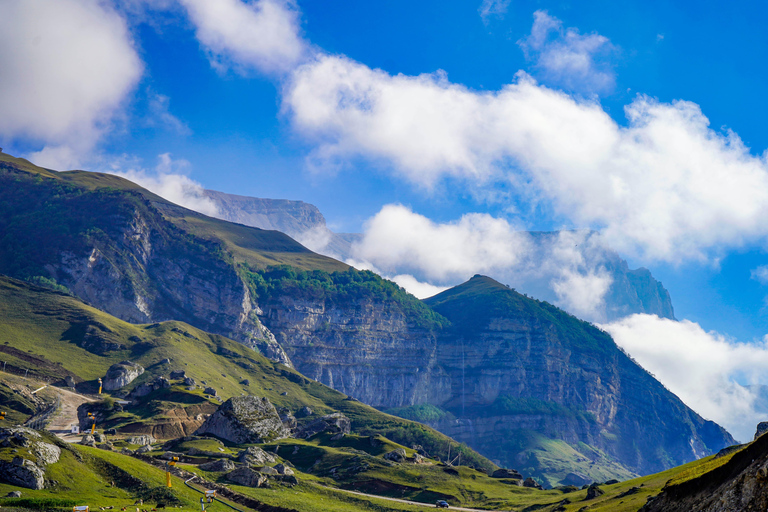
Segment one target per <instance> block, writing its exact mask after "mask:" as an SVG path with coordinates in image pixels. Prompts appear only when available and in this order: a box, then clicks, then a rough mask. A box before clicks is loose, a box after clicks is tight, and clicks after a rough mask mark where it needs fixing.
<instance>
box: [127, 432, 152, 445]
mask: <svg viewBox="0 0 768 512" xmlns="http://www.w3.org/2000/svg"><path fill="white" fill-rule="evenodd" d="M125 442H126V443H128V444H138V445H140V446H145V445H148V444H154V443H156V442H157V439H155V438H154V437H152V436H150V435H149V434H145V435H141V436H133V437H129V438H127V439H126V440H125Z"/></svg>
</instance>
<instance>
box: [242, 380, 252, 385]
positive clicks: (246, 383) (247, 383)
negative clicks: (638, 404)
mask: <svg viewBox="0 0 768 512" xmlns="http://www.w3.org/2000/svg"><path fill="white" fill-rule="evenodd" d="M240 384H242V385H243V386H250V385H251V381H250V380H248V379H243V380H241V381H240Z"/></svg>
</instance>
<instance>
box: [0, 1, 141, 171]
mask: <svg viewBox="0 0 768 512" xmlns="http://www.w3.org/2000/svg"><path fill="white" fill-rule="evenodd" d="M0 48H2V52H0V69H2V73H0V91H2V94H1V95H0V137H3V138H6V139H7V140H9V141H13V140H20V139H22V138H24V139H25V140H31V141H34V143H36V144H39V145H41V146H44V148H43V149H42V150H41V151H40V152H38V153H35V154H32V155H30V158H31V159H33V160H34V161H35V162H36V163H39V164H41V165H45V166H49V167H56V168H65V169H66V168H70V167H72V166H75V165H77V164H78V163H79V162H80V160H81V159H82V158H83V156H84V155H86V154H87V153H88V152H89V151H90V150H91V149H92V148H93V146H94V145H95V144H96V142H97V141H98V139H99V137H100V136H101V135H102V134H103V133H104V132H105V131H106V130H107V129H108V128H109V127H110V124H111V122H112V121H113V120H114V118H115V116H116V115H118V114H119V110H120V107H121V105H122V103H123V102H124V101H125V99H126V97H127V96H128V94H129V93H130V92H131V91H132V90H133V89H134V87H135V85H136V84H137V82H138V80H139V78H140V77H141V74H142V71H143V66H142V63H141V61H140V59H139V57H138V55H137V53H136V51H135V49H134V47H133V43H132V39H131V36H130V34H129V32H128V29H127V27H126V23H125V20H124V19H123V18H122V17H121V16H120V15H119V14H117V13H116V12H115V11H113V10H112V9H111V8H109V7H108V6H107V5H106V4H105V3H104V2H100V1H98V0H26V1H23V2H0Z"/></svg>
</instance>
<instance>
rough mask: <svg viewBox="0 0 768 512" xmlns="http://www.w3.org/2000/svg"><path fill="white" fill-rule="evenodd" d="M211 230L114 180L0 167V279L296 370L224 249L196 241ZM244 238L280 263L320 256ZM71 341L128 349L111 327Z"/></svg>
mask: <svg viewBox="0 0 768 512" xmlns="http://www.w3.org/2000/svg"><path fill="white" fill-rule="evenodd" d="M30 169H32V171H34V172H32V171H30ZM210 222H219V223H220V222H221V221H217V220H215V219H208V218H207V217H204V216H202V215H200V214H197V213H195V212H191V211H189V210H185V209H183V208H181V207H178V206H176V205H173V204H171V203H169V202H167V201H165V200H163V199H161V198H159V197H157V196H154V195H152V194H151V193H149V192H147V191H146V190H143V189H140V188H139V187H137V186H136V185H134V184H133V183H130V182H128V181H127V180H123V179H120V178H117V177H114V176H108V175H101V174H96V173H85V172H68V173H55V172H53V171H48V170H45V169H39V168H34V167H33V166H31V165H29V164H28V163H26V164H24V161H22V160H17V159H13V158H10V157H7V156H5V155H2V158H0V237H1V238H3V240H4V241H5V243H4V244H3V245H2V247H0V273H4V274H6V275H9V276H12V277H17V278H20V279H28V280H33V281H34V282H39V283H41V284H44V285H51V286H54V287H58V288H61V289H62V290H68V291H69V292H71V293H73V294H74V295H76V296H77V297H79V298H81V299H82V300H84V301H86V302H87V303H89V304H91V305H93V306H96V307H97V308H99V309H101V310H103V311H106V312H108V313H110V314H112V315H114V316H116V317H118V318H120V319H122V320H127V321H129V322H134V323H150V322H158V321H165V320H181V321H184V322H187V323H189V324H190V325H193V326H195V327H198V328H200V329H203V330H206V331H208V332H212V333H216V334H222V335H225V336H228V337H230V338H233V339H235V340H237V341H240V342H242V343H245V344H247V345H249V346H251V347H254V348H258V349H260V350H261V351H262V352H263V353H265V355H267V356H268V357H270V358H272V359H273V360H276V361H281V362H284V363H286V364H289V360H288V358H287V357H286V356H285V354H284V352H283V351H282V349H281V348H280V346H279V345H278V344H277V343H276V342H275V340H274V337H273V336H272V334H271V333H270V332H269V330H268V329H266V328H265V327H264V326H263V325H262V324H261V323H260V322H259V319H258V313H260V310H259V309H258V305H257V303H256V301H255V299H254V297H252V295H251V293H250V290H249V288H248V286H247V284H246V283H245V282H244V280H243V278H242V276H241V273H240V271H239V268H238V266H237V265H236V264H235V263H234V261H233V256H232V254H231V253H230V248H229V246H228V245H227V243H226V242H225V241H223V240H221V239H218V238H216V236H214V235H205V236H200V235H199V234H198V233H200V232H202V233H215V230H209V229H208V227H207V226H206V223H210ZM222 224H226V223H222ZM201 225H202V226H203V227H202V228H201V227H200V226H201ZM241 228H242V227H241ZM232 229H235V228H232ZM237 229H240V228H237ZM242 229H248V230H250V231H248V232H245V233H238V236H239V237H240V238H243V237H246V238H248V237H250V238H252V239H254V240H256V241H258V242H260V243H261V244H262V246H264V247H267V248H269V247H274V250H276V251H281V254H282V253H290V251H298V252H302V251H303V252H305V253H307V254H308V255H313V254H312V253H311V252H309V251H308V250H307V249H306V248H304V247H302V246H300V245H299V244H297V243H296V242H294V241H293V240H291V239H290V238H288V237H287V236H285V235H283V234H281V233H276V232H271V233H269V234H262V233H256V231H258V230H254V229H252V228H242ZM249 243H250V246H252V245H253V243H251V242H249ZM250 246H249V247H250ZM233 247H234V246H233ZM234 249H237V247H234ZM250 254H251V253H248V255H250ZM72 335H73V337H74V338H77V339H76V341H78V343H79V344H81V346H84V347H86V348H88V349H89V350H92V351H93V352H95V353H98V354H104V353H106V352H109V351H113V350H120V349H122V348H123V347H121V346H119V345H115V344H113V343H111V342H110V341H109V338H110V333H109V329H107V328H106V327H105V326H100V325H83V326H82V332H73V333H72Z"/></svg>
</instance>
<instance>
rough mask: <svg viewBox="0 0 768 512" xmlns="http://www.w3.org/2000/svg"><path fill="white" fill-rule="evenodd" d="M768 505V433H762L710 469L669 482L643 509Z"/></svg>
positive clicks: (704, 510) (707, 510)
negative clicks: (675, 482)
mask: <svg viewBox="0 0 768 512" xmlns="http://www.w3.org/2000/svg"><path fill="white" fill-rule="evenodd" d="M766 509H768V436H766V435H763V436H759V437H758V438H757V439H756V440H754V441H753V442H752V443H750V444H748V445H747V446H746V447H744V448H743V449H742V450H740V451H738V452H736V453H735V454H734V455H733V456H732V457H731V459H730V460H729V461H728V462H726V463H725V464H723V465H722V466H719V467H717V468H715V469H713V470H711V471H708V472H706V473H704V474H703V475H700V476H697V477H696V478H693V479H690V480H687V481H685V482H682V483H679V484H671V483H670V484H667V485H666V486H665V487H664V489H663V490H662V492H661V494H659V495H658V496H657V497H655V498H654V499H652V500H651V501H649V502H648V503H647V504H646V505H645V506H644V507H643V508H642V509H641V512H689V511H691V510H695V511H696V512H742V511H745V510H766Z"/></svg>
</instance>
